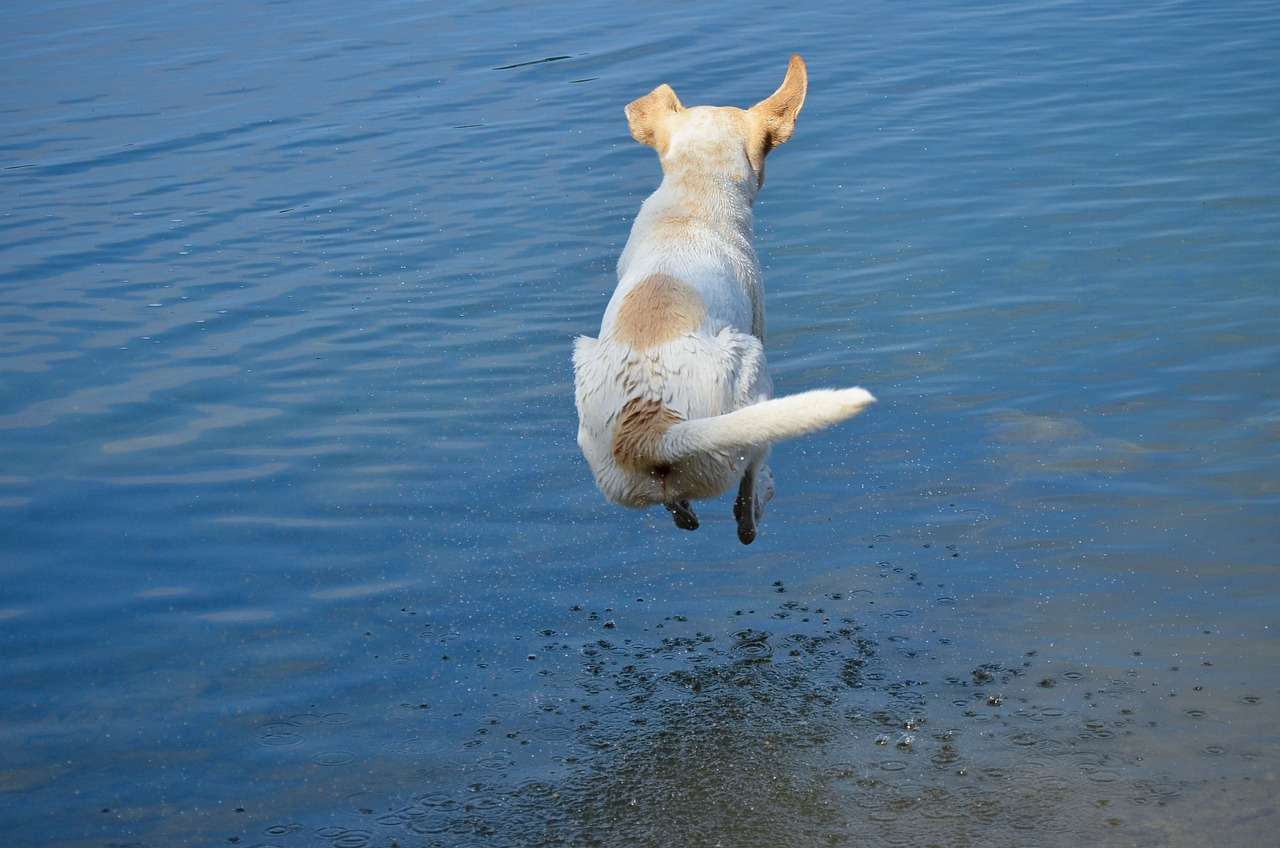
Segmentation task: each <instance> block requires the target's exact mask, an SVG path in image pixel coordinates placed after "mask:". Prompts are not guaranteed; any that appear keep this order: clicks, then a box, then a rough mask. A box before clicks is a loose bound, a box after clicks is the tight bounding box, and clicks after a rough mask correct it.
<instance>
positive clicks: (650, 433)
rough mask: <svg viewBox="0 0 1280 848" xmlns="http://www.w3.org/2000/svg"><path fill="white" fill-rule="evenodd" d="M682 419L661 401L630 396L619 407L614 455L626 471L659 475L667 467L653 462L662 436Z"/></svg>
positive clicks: (614, 432) (614, 434)
mask: <svg viewBox="0 0 1280 848" xmlns="http://www.w3.org/2000/svg"><path fill="white" fill-rule="evenodd" d="M681 420H682V419H681V418H680V416H679V415H676V414H675V413H674V412H672V411H671V410H670V409H668V408H667V406H666V405H665V404H664V403H663V402H662V401H660V400H648V399H645V398H632V399H631V400H629V401H627V402H626V404H625V405H624V406H623V407H622V411H621V413H620V414H619V415H618V423H617V424H616V425H615V426H614V428H613V458H614V461H615V462H617V463H618V466H619V467H620V468H622V469H624V470H626V471H648V472H650V473H653V474H656V475H658V476H660V477H665V476H666V474H667V473H669V472H670V470H671V469H670V468H669V467H665V466H663V465H662V464H661V463H659V462H655V460H654V454H655V453H657V448H658V443H659V442H661V441H662V436H663V434H665V433H666V432H667V430H669V429H670V428H671V425H672V424H676V423H678V422H679V421H681Z"/></svg>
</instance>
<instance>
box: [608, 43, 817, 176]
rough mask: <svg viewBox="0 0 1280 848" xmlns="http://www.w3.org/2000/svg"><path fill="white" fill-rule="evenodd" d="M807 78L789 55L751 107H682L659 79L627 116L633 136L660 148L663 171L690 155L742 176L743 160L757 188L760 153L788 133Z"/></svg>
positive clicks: (709, 166)
mask: <svg viewBox="0 0 1280 848" xmlns="http://www.w3.org/2000/svg"><path fill="white" fill-rule="evenodd" d="M808 82H809V79H808V75H807V74H806V72H805V67H804V60H803V59H801V58H800V57H799V56H796V55H793V56H792V57H791V64H790V66H788V68H787V76H786V79H784V80H783V81H782V85H781V86H780V87H779V88H778V90H777V91H775V92H774V93H773V94H772V95H770V96H769V97H768V98H767V99H765V100H762V101H760V102H759V103H757V104H756V105H754V106H752V107H751V108H750V109H737V108H734V107H732V106H695V107H692V108H689V109H686V108H685V107H684V106H681V105H680V99H679V98H678V97H676V93H675V92H674V91H672V90H671V86H669V85H660V86H658V87H657V88H655V89H654V90H653V91H651V92H649V93H648V94H646V95H645V96H644V97H641V98H640V99H639V100H635V101H633V102H631V103H630V104H628V106H627V109H626V113H627V122H628V123H629V124H630V125H631V135H632V136H633V137H634V138H635V140H636V141H638V142H641V143H642V144H647V145H649V146H650V147H652V148H653V149H654V150H657V151H658V158H659V159H660V160H661V162H662V167H663V170H664V171H668V172H670V170H671V167H672V166H673V165H674V164H675V163H677V162H680V161H682V160H684V159H686V158H688V157H693V158H694V161H695V162H696V166H697V167H698V168H699V169H701V170H716V171H723V172H725V173H728V174H730V175H734V176H736V177H737V178H738V179H743V178H744V177H745V176H746V175H745V174H742V173H741V171H742V170H743V168H744V166H745V167H746V168H749V169H750V171H751V176H752V178H753V182H754V189H755V190H759V188H760V186H762V185H763V184H764V157H765V156H766V155H768V153H769V151H770V150H772V149H773V148H775V147H777V146H778V145H779V144H782V143H783V142H784V141H786V140H787V139H789V138H791V133H792V131H793V130H794V129H795V125H796V116H797V115H799V114H800V107H801V106H802V105H804V95H805V92H806V90H807V89H808ZM754 193H755V191H752V194H753V195H754Z"/></svg>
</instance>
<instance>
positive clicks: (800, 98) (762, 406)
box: [573, 56, 875, 544]
mask: <svg viewBox="0 0 1280 848" xmlns="http://www.w3.org/2000/svg"><path fill="white" fill-rule="evenodd" d="M807 87H808V77H807V75H806V73H805V66H804V62H803V61H802V60H801V59H800V57H799V56H792V57H791V64H790V67H788V69H787V76H786V79H785V80H783V83H782V86H781V87H780V88H779V89H778V90H777V91H776V92H774V94H773V95H772V96H771V97H769V98H768V99H767V100H764V101H761V102H760V103H757V104H756V105H755V106H753V107H751V108H750V109H747V110H742V109H736V108H733V107H715V106H697V107H693V108H687V109H686V108H685V107H684V106H682V105H680V101H679V99H678V98H677V97H676V94H675V92H674V91H672V90H671V87H670V86H667V85H661V86H658V87H657V88H655V89H654V90H653V91H652V92H650V93H649V94H648V95H646V96H644V97H641V98H640V99H639V100H636V101H635V102H633V103H631V104H630V105H629V106H627V109H626V114H627V121H628V122H629V123H630V125H631V135H632V136H634V137H635V139H636V141H639V142H642V143H643V144H647V145H649V146H650V147H653V148H654V149H655V150H657V152H658V158H659V160H660V162H661V163H662V171H663V178H662V184H661V185H660V186H659V187H658V190H657V191H655V192H654V193H653V194H652V195H651V196H650V197H649V198H648V199H647V200H646V201H645V202H644V205H643V206H641V208H640V214H639V215H638V216H637V217H636V220H635V224H634V225H633V226H632V228H631V237H630V238H629V239H628V240H627V245H626V247H625V248H624V249H623V251H622V257H621V258H620V259H619V260H618V287H617V289H616V290H615V291H614V293H613V298H612V299H611V300H610V301H609V305H608V307H607V308H606V309H605V313H604V321H603V322H602V323H601V326H600V336H599V338H595V339H593V338H588V337H586V336H583V337H580V338H578V340H577V342H576V344H575V347H574V354H573V365H574V378H575V401H576V403H577V407H578V419H579V427H578V445H579V446H580V447H581V448H582V452H583V454H584V455H585V456H586V459H587V463H588V464H589V465H590V466H591V472H592V474H593V475H594V476H595V481H596V485H597V486H599V487H600V491H601V492H603V493H604V496H605V497H606V498H607V499H609V500H610V501H612V502H614V503H618V504H622V505H624V506H628V507H635V508H644V507H648V506H652V505H653V504H659V503H660V504H663V505H665V506H666V508H667V509H668V510H669V511H670V512H671V514H672V516H673V517H674V518H675V523H676V526H677V527H681V528H683V529H685V530H696V529H697V527H698V518H697V516H696V515H694V513H693V510H692V508H691V507H690V505H689V501H691V500H696V499H701V498H713V497H717V496H719V495H721V494H723V493H724V492H726V491H728V490H729V488H730V487H731V486H733V485H734V484H735V483H737V484H739V488H738V497H737V500H736V501H735V502H734V506H733V512H734V516H735V517H736V519H737V522H738V538H739V539H740V540H741V541H742V543H743V544H750V543H751V542H752V541H753V540H754V539H755V537H756V525H757V522H758V521H759V520H760V517H761V516H762V515H763V513H764V505H765V503H766V502H768V500H769V498H770V497H772V496H773V475H772V474H771V472H770V471H769V469H768V468H767V467H766V466H765V464H764V463H765V459H766V458H767V457H768V455H769V444H770V443H771V442H776V441H779V440H782V439H787V438H792V437H795V436H800V435H802V434H804V433H808V432H811V431H813V430H817V429H819V428H822V427H826V426H829V425H831V424H835V423H836V422H839V421H843V420H845V419H847V418H851V417H853V416H854V415H857V414H858V413H859V412H861V411H862V410H863V408H865V407H866V406H867V405H868V404H870V403H872V402H873V401H874V400H875V398H873V397H872V396H871V394H870V393H869V392H867V391H865V390H863V389H860V388H850V389H819V390H815V391H809V392H803V393H802V394H798V395H789V396H787V397H781V398H771V396H772V394H773V387H772V382H771V380H770V379H769V371H768V367H767V366H766V364H765V358H764V346H763V341H764V289H763V287H762V286H761V283H760V265H759V262H758V261H757V259H756V253H755V248H754V247H753V246H752V228H751V204H752V201H753V200H754V199H755V196H756V193H757V192H758V191H759V190H760V187H761V185H763V183H764V159H765V155H766V154H768V153H769V151H770V150H772V149H773V148H774V147H777V146H778V145H779V144H782V143H783V142H784V141H786V140H787V139H789V138H790V137H791V132H792V130H793V129H794V127H795V122H796V115H797V114H799V112H800V106H801V105H802V104H803V103H804V96H805V91H806V89H807Z"/></svg>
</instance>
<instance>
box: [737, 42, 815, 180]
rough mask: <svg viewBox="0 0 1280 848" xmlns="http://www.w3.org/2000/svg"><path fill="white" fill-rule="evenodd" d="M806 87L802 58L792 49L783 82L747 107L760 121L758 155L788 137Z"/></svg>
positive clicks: (806, 89) (806, 80) (806, 75)
mask: <svg viewBox="0 0 1280 848" xmlns="http://www.w3.org/2000/svg"><path fill="white" fill-rule="evenodd" d="M808 89H809V75H808V73H807V72H806V71H805V67H804V60H803V59H801V58H800V56H799V55H797V54H794V53H793V54H792V55H791V64H790V65H788V66H787V77H786V79H784V80H783V81H782V85H781V86H779V88H778V90H777V91H775V92H774V93H773V94H772V95H770V96H769V98H768V99H766V100H761V101H760V102H759V103H757V104H756V105H754V106H752V107H751V108H750V109H749V110H748V112H749V114H751V115H752V116H754V117H755V118H756V119H757V120H758V121H759V126H760V127H761V129H762V131H763V135H764V137H763V138H762V139H761V141H762V142H763V146H764V149H763V150H762V151H760V155H761V156H763V155H764V154H766V153H768V152H769V151H770V150H772V149H773V148H775V147H777V146H778V145H779V144H782V143H783V142H784V141H786V140H787V139H789V138H791V133H792V131H794V130H795V128H796V116H797V115H799V114H800V107H801V106H803V105H804V95H805V92H806V91H808Z"/></svg>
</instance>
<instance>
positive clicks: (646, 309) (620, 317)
mask: <svg viewBox="0 0 1280 848" xmlns="http://www.w3.org/2000/svg"><path fill="white" fill-rule="evenodd" d="M706 312H707V306H706V304H705V303H703V302H702V298H701V297H700V296H699V295H698V293H697V292H696V291H695V290H694V289H693V287H692V286H690V285H689V284H688V283H685V282H682V281H681V280H677V279H676V278H675V277H672V276H668V275H667V274H650V275H649V276H647V277H645V278H644V279H643V280H641V281H640V282H639V283H637V284H636V286H635V288H633V289H631V291H629V292H627V294H626V297H624V298H623V299H622V305H621V306H619V307H618V314H617V316H616V317H615V321H614V328H613V338H614V339H615V340H616V341H619V342H621V343H623V344H625V345H627V346H629V347H631V348H633V349H635V350H647V349H649V348H651V347H657V346H658V345H660V344H666V343H667V342H669V341H673V340H675V339H678V338H680V337H681V336H683V335H685V334H686V333H691V332H693V331H694V330H696V329H698V327H700V326H702V319H703V318H704V317H705V316H706Z"/></svg>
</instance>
